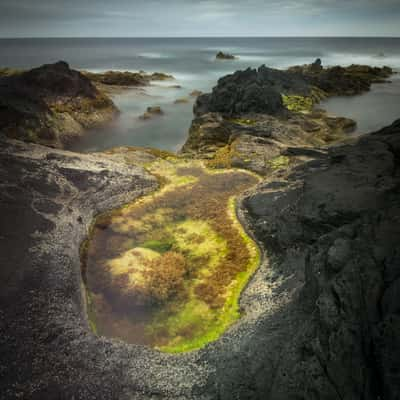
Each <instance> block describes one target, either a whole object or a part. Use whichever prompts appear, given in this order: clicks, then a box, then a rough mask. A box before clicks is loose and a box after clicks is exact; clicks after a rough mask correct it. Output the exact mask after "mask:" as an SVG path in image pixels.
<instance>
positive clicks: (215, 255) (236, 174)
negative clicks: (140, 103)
mask: <svg viewBox="0 0 400 400" xmlns="http://www.w3.org/2000/svg"><path fill="white" fill-rule="evenodd" d="M150 170H151V171H152V172H153V173H157V174H160V175H161V176H162V180H163V181H164V182H166V184H165V186H164V188H163V189H162V190H161V191H160V192H158V193H156V194H154V195H151V196H147V197H145V198H144V199H142V200H141V201H137V202H134V203H133V204H130V205H128V206H126V207H123V208H121V209H119V210H116V211H114V212H112V213H111V214H106V215H103V216H100V217H99V218H98V219H97V220H96V223H95V226H94V229H93V233H92V235H91V239H90V241H89V243H88V248H87V254H86V256H85V257H86V258H85V260H84V261H85V280H86V282H87V288H88V293H89V300H90V301H89V306H90V315H92V321H93V322H94V325H95V326H96V329H97V331H98V333H100V334H102V335H105V336H109V337H118V338H121V339H123V340H125V341H127V342H129V343H140V344H145V345H150V346H154V347H158V348H161V349H163V350H166V351H173V352H176V351H185V350H192V349H196V348H199V347H201V346H203V345H204V344H205V343H207V342H209V341H211V340H215V339H216V338H217V337H218V336H219V335H221V334H222V333H223V331H224V330H226V328H227V327H228V326H229V325H230V324H231V323H232V322H234V321H235V320H236V319H237V318H238V317H239V311H238V298H239V295H240V292H241V290H242V288H243V287H244V285H245V284H246V282H247V280H248V279H249V277H250V275H251V274H252V272H254V269H255V268H256V267H257V264H258V250H257V248H256V246H255V244H254V243H253V242H252V241H251V240H250V239H249V238H248V237H247V235H246V234H245V233H244V232H243V230H242V228H241V226H240V224H239V223H238V221H237V219H236V216H235V213H234V211H233V204H234V203H233V202H232V200H233V196H235V195H237V194H239V193H242V192H243V191H244V190H245V189H247V188H249V187H250V186H253V185H254V184H255V183H256V182H257V181H258V179H257V178H256V177H255V176H253V175H251V174H250V173H247V172H244V171H234V170H225V171H224V172H218V173H217V172H211V171H209V170H206V169H205V168H204V167H203V166H202V165H201V164H200V163H198V162H184V161H179V162H178V161H176V160H175V161H161V162H156V163H154V164H153V165H152V166H151V167H150Z"/></svg>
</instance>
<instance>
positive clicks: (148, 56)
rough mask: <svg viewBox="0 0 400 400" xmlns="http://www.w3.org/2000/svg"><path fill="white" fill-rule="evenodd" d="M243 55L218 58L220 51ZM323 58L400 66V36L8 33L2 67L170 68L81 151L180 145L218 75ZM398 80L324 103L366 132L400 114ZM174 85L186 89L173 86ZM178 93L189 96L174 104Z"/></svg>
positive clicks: (124, 96) (1, 49) (126, 96)
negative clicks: (194, 94) (198, 100)
mask: <svg viewBox="0 0 400 400" xmlns="http://www.w3.org/2000/svg"><path fill="white" fill-rule="evenodd" d="M220 50H222V51H224V52H228V53H232V54H234V55H236V56H238V57H239V58H238V59H236V60H216V59H215V55H216V53H217V52H218V51H220ZM316 58H321V59H322V62H323V64H324V65H325V66H329V65H342V66H346V65H350V64H353V63H356V64H368V65H373V66H383V65H388V66H390V67H392V68H394V69H395V70H400V39H399V38H117V39H116V38H110V39H107V38H93V39H90V38H86V39H78V38H76V39H75V38H74V39H72V38H71V39H66V38H62V39H61V38H60V39H3V40H0V67H15V68H30V67H35V66H39V65H41V64H44V63H52V62H56V61H58V60H65V61H67V62H68V63H69V64H70V66H71V67H72V68H76V69H85V70H90V71H95V72H100V71H106V70H120V71H125V70H127V71H139V70H144V71H146V72H164V73H168V74H172V75H174V77H175V78H176V80H175V81H171V82H154V83H153V84H152V86H150V87H148V88H146V89H145V91H144V92H143V91H141V90H129V91H124V92H122V93H121V94H118V95H115V96H114V98H113V99H114V102H115V103H116V105H117V106H118V107H119V108H120V110H121V115H120V117H119V118H118V119H117V120H116V121H115V122H114V123H113V124H111V125H110V126H108V127H107V128H105V129H101V130H96V131H93V132H90V133H89V134H88V135H85V137H83V138H82V139H81V140H79V141H78V142H76V143H74V144H72V146H71V149H73V150H76V151H95V150H102V149H106V148H110V147H115V146H124V145H131V146H150V147H157V148H160V149H166V150H172V151H176V150H178V149H179V148H180V147H181V146H182V144H183V143H184V142H185V140H186V137H187V134H188V129H189V127H190V122H191V120H192V118H193V113H192V107H193V102H194V98H191V97H190V96H189V93H190V92H191V91H193V90H201V91H203V92H208V91H210V90H211V89H212V87H213V86H215V85H216V82H217V80H218V78H219V77H221V76H224V75H226V74H229V73H232V72H234V71H236V70H238V69H245V68H248V67H253V68H255V67H258V66H260V65H262V64H265V65H267V66H269V67H274V68H286V67H288V66H291V65H299V64H306V63H310V62H312V61H314V60H315V59H316ZM392 80H393V83H392V84H379V85H373V87H372V90H371V92H369V93H367V94H363V95H361V96H355V97H340V98H332V99H329V100H328V101H326V102H324V103H323V104H322V106H323V107H324V108H325V109H327V110H328V111H329V112H331V113H333V114H336V115H343V116H347V117H351V118H354V119H355V120H356V121H357V123H358V129H357V132H360V133H365V132H369V131H371V130H375V129H379V128H381V127H383V126H385V125H388V124H390V123H391V122H392V121H393V120H394V119H396V118H399V117H400V77H397V76H394V77H393V78H392ZM175 85H179V86H181V88H176V87H172V86H175ZM178 98H187V99H188V102H187V103H183V104H175V100H176V99H178ZM154 105H159V106H161V107H162V109H163V111H164V114H163V115H162V116H157V117H154V118H153V119H150V120H146V121H142V120H140V119H139V116H140V115H141V114H143V112H144V111H145V110H146V107H148V106H154Z"/></svg>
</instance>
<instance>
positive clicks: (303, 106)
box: [282, 94, 314, 112]
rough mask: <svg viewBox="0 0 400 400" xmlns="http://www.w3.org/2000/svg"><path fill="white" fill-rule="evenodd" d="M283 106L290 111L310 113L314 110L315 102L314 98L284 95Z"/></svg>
mask: <svg viewBox="0 0 400 400" xmlns="http://www.w3.org/2000/svg"><path fill="white" fill-rule="evenodd" d="M282 101H283V105H284V106H285V107H286V108H287V109H288V110H290V111H295V112H309V111H311V110H312V108H313V105H314V101H313V99H312V97H307V96H298V95H288V96H286V95H284V94H283V95H282Z"/></svg>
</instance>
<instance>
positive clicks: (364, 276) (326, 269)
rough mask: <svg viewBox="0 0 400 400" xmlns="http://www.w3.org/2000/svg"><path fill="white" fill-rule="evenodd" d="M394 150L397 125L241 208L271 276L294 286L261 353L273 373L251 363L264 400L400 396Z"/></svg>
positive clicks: (399, 184) (399, 183)
mask: <svg viewBox="0 0 400 400" xmlns="http://www.w3.org/2000/svg"><path fill="white" fill-rule="evenodd" d="M399 150H400V129H399V122H398V121H397V122H396V123H395V124H393V125H392V126H391V127H389V128H386V129H384V130H382V131H381V132H378V133H376V134H375V135H371V136H367V137H365V138H363V139H361V140H360V142H359V144H357V145H354V146H342V147H338V148H332V149H330V150H329V152H328V154H327V155H325V156H322V158H323V160H322V162H323V164H322V165H324V166H323V167H322V168H319V169H317V170H315V169H310V170H307V165H305V166H301V167H299V168H298V170H297V171H295V173H293V174H292V176H291V177H290V178H289V184H290V185H291V186H292V188H290V186H289V187H288V186H286V187H285V189H283V190H282V189H280V190H278V191H277V190H265V191H258V192H257V193H255V194H254V195H252V196H250V197H249V198H248V199H247V200H246V201H245V204H246V207H247V208H248V210H249V212H250V214H251V215H252V221H253V222H252V224H253V225H254V226H255V227H256V232H257V237H259V238H260V239H261V240H262V241H263V243H264V244H265V246H266V247H267V248H268V249H269V250H270V256H271V259H272V260H273V262H272V265H271V267H272V269H273V271H274V272H275V273H276V274H277V275H278V274H279V276H280V279H284V280H285V279H286V280H289V281H291V284H292V285H293V294H292V295H291V297H290V300H289V304H290V307H291V308H292V311H291V312H289V311H288V314H287V316H286V318H287V320H286V324H284V325H282V326H280V327H279V326H278V327H276V331H275V335H276V336H279V337H280V339H278V338H276V339H275V348H274V351H273V353H274V354H269V355H268V356H267V355H265V356H266V357H267V358H268V359H272V360H275V362H276V369H277V370H276V372H275V374H271V371H270V367H266V366H265V365H264V366H261V363H260V364H258V363H259V361H255V362H256V363H257V365H258V367H255V368H256V369H257V371H260V370H259V369H258V368H260V369H261V370H262V369H263V370H264V375H263V378H261V376H259V377H258V379H259V382H262V387H263V388H264V389H263V390H268V393H269V396H268V398H271V399H291V398H293V399H294V398H314V399H356V398H365V399H376V398H381V399H396V398H398V397H399V395H400V375H399V373H400V370H399V368H398V366H399V361H398V360H399V351H400V336H399V335H393V333H394V332H399V318H398V312H399V307H398V304H400V292H399V277H400V264H399V263H398V261H399V259H398V241H399V239H400V226H399V224H398V223H397V221H399V220H400V195H399V193H400V192H399V188H400V169H399V167H400V162H399V157H398V155H399ZM293 252H295V253H296V254H297V257H298V259H299V261H298V262H297V263H292V262H291V261H290V260H291V254H292V253H293ZM300 260H304V264H302V263H301V262H300ZM396 260H397V261H396ZM395 265H396V266H395ZM395 271H396V272H395ZM389 276H390V278H389ZM295 293H297V296H298V297H296V295H295ZM294 313H297V314H296V315H295V314H294ZM291 324H294V325H295V327H294V326H293V327H292V328H293V330H290V328H289V326H290V325H291ZM287 329H289V332H291V335H293V336H291V337H290V338H289V336H287V333H288V330H287ZM264 333H265V335H266V336H268V335H271V334H272V328H271V327H269V326H265V331H264ZM253 339H254V338H253ZM249 346H250V343H249ZM258 351H259V352H262V351H263V350H260V347H259V350H258ZM275 353H279V358H277V357H276V356H275ZM260 375H262V374H261V373H260ZM226 398H227V397H226ZM253 398H261V397H257V396H255V397H253Z"/></svg>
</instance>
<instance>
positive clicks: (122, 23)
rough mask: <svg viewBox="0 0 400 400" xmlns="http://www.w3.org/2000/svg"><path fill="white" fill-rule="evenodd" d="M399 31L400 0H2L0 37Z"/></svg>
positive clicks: (368, 33) (374, 33) (370, 33)
mask: <svg viewBox="0 0 400 400" xmlns="http://www.w3.org/2000/svg"><path fill="white" fill-rule="evenodd" d="M176 36H177V37H182V36H185V37H191V36H196V37H198V36H396V37H398V36H400V0H281V1H278V0H246V1H244V0H243V1H239V0H230V1H229V0H0V37H176Z"/></svg>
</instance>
